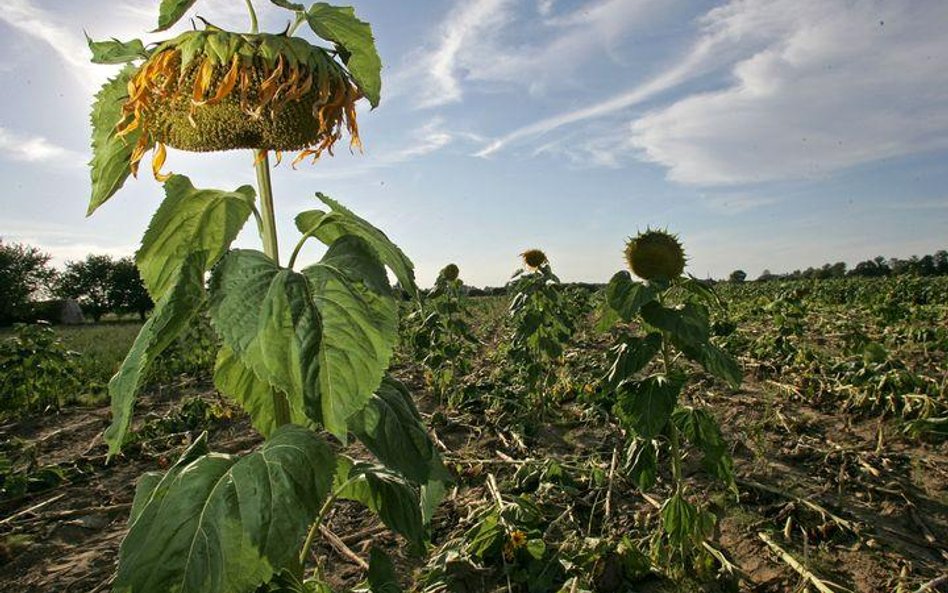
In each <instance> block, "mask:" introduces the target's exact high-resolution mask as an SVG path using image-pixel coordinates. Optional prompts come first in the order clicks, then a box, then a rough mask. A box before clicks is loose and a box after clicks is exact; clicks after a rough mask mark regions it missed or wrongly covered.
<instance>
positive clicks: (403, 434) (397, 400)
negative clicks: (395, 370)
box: [349, 377, 451, 484]
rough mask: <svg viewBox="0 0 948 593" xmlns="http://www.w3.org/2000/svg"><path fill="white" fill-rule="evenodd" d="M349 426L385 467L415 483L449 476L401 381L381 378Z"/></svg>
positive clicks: (424, 482) (445, 478) (439, 479)
mask: <svg viewBox="0 0 948 593" xmlns="http://www.w3.org/2000/svg"><path fill="white" fill-rule="evenodd" d="M349 428H350V430H352V432H353V433H355V435H356V436H357V437H359V440H360V441H362V443H363V444H364V445H365V446H366V448H368V450H369V451H371V452H372V453H373V454H374V455H375V456H376V457H378V459H379V461H381V462H382V463H383V464H384V465H385V466H386V467H388V468H390V469H393V470H395V471H397V472H399V473H400V474H402V475H403V476H405V477H406V478H408V479H409V480H411V481H412V482H415V483H416V484H427V483H428V482H429V481H433V480H438V481H441V480H445V481H447V480H450V479H451V477H450V475H449V474H448V472H447V470H446V469H445V468H444V465H443V464H442V462H441V456H440V455H439V454H438V450H437V448H435V445H434V443H433V442H432V441H431V437H429V436H428V431H427V430H426V429H425V425H424V423H423V422H422V419H421V415H420V414H419V413H418V410H417V409H416V408H415V402H414V401H413V400H412V397H411V394H410V393H409V392H408V390H407V389H406V388H405V386H404V385H402V384H401V383H399V382H398V381H396V380H395V379H392V378H390V377H387V378H385V380H383V381H382V384H381V385H380V386H379V388H378V391H376V392H375V395H373V396H372V397H371V399H369V402H368V404H367V405H366V406H365V408H363V409H362V410H360V411H359V412H358V413H356V414H355V415H354V416H353V417H352V418H351V419H350V420H349Z"/></svg>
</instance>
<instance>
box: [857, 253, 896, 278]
mask: <svg viewBox="0 0 948 593" xmlns="http://www.w3.org/2000/svg"><path fill="white" fill-rule="evenodd" d="M891 272H892V270H890V269H889V265H888V264H887V263H886V261H885V258H884V257H882V256H881V255H880V256H878V257H876V258H874V259H867V260H866V261H861V262H859V263H858V264H856V266H855V267H854V268H853V269H852V270H850V271H849V275H850V276H862V277H863V278H879V277H882V276H888V275H889V274H890V273H891Z"/></svg>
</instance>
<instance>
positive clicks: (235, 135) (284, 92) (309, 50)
mask: <svg viewBox="0 0 948 593" xmlns="http://www.w3.org/2000/svg"><path fill="white" fill-rule="evenodd" d="M361 97H362V94H361V92H360V91H359V89H358V87H357V86H356V85H355V83H354V82H353V81H352V79H351V76H350V74H349V73H348V72H346V70H345V69H344V68H343V67H342V66H341V65H340V64H339V63H337V62H336V61H335V60H333V58H332V56H330V55H329V53H328V52H327V51H326V50H324V49H322V48H320V47H316V46H313V45H311V44H309V43H308V42H307V41H306V40H304V39H300V38H297V37H287V36H284V35H272V34H266V33H253V34H241V33H231V32H226V31H217V30H206V31H189V32H187V33H183V34H182V35H179V36H178V37H176V38H174V39H171V40H169V41H166V42H165V43H162V44H161V45H159V46H158V47H157V48H156V49H155V50H154V52H152V54H151V56H150V57H149V59H148V60H147V61H146V62H145V63H144V64H142V65H141V66H140V67H139V68H138V70H137V71H136V73H135V74H134V76H133V77H132V80H131V81H130V82H129V85H128V99H127V100H126V101H125V103H124V105H123V107H122V112H123V117H122V120H121V121H120V122H118V124H117V133H118V135H119V136H125V135H128V134H130V133H131V132H133V131H135V130H141V131H142V135H141V136H140V139H139V141H138V143H137V145H136V147H135V151H134V153H133V155H132V159H131V168H132V171H133V172H137V170H138V165H139V163H140V161H141V159H142V157H143V156H144V154H145V152H147V150H148V148H149V146H151V145H152V144H154V145H155V146H156V147H157V148H156V149H155V155H154V160H153V168H154V171H155V175H156V176H157V177H158V178H159V179H161V178H162V177H163V176H162V175H161V174H160V169H161V167H162V165H163V164H164V159H165V154H166V150H165V145H167V146H171V147H172V148H178V149H181V150H186V151H191V152H210V151H223V150H233V149H241V148H244V149H255V150H268V151H269V150H272V151H275V152H277V153H278V155H279V154H280V153H281V152H283V151H297V150H298V151H301V152H300V154H299V156H298V157H297V159H296V161H295V162H294V164H295V163H296V162H299V161H300V160H302V159H304V158H307V157H310V156H311V157H313V158H314V159H315V158H319V156H320V155H321V154H322V153H323V152H324V151H328V152H329V153H330V154H332V148H333V145H334V144H335V143H336V142H337V141H338V140H340V139H341V138H342V134H343V129H344V128H345V129H346V130H347V131H348V132H349V135H350V137H351V145H352V146H353V147H356V148H360V149H361V146H362V144H361V141H360V139H359V128H358V124H357V121H356V111H355V102H356V101H357V100H359V99H360V98H361ZM278 158H279V156H278Z"/></svg>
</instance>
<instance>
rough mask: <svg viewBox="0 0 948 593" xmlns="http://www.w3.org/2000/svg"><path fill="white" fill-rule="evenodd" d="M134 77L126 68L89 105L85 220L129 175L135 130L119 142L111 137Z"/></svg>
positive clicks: (137, 131) (136, 133) (120, 116)
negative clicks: (89, 185)
mask: <svg viewBox="0 0 948 593" xmlns="http://www.w3.org/2000/svg"><path fill="white" fill-rule="evenodd" d="M134 73H135V68H133V67H132V66H126V67H125V68H124V69H123V70H122V71H121V72H119V74H118V76H116V77H115V78H113V79H112V80H110V81H109V82H107V83H105V85H103V87H102V89H101V90H100V91H99V93H98V94H97V95H96V96H95V103H93V105H92V117H91V119H92V160H91V161H90V162H89V167H90V168H91V174H92V197H91V198H90V199H89V209H88V211H87V212H86V215H87V216H88V215H91V214H92V213H93V212H95V210H96V208H98V207H99V206H101V205H102V204H104V203H105V202H106V201H107V200H108V199H109V198H111V197H112V196H114V195H115V192H117V191H118V190H120V189H122V186H123V185H124V184H125V180H126V179H128V176H129V175H131V174H132V170H131V169H130V168H129V166H130V163H131V159H132V151H133V150H134V149H135V145H136V144H137V143H138V140H139V138H141V131H140V130H135V131H132V132H131V133H129V134H127V135H125V136H124V137H122V138H119V137H117V136H116V135H115V127H116V126H117V125H118V123H119V121H120V120H121V119H122V104H123V103H124V102H125V99H127V98H128V81H129V80H130V79H131V77H132V75H133V74H134ZM149 148H150V146H149Z"/></svg>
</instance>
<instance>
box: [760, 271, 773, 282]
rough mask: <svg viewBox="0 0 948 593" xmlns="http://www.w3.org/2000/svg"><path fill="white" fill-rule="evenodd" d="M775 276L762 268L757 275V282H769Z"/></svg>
mask: <svg viewBox="0 0 948 593" xmlns="http://www.w3.org/2000/svg"><path fill="white" fill-rule="evenodd" d="M776 279H777V276H776V275H775V274H773V273H772V272H771V271H770V270H764V271H763V272H761V273H760V276H758V277H757V281H758V282H770V281H771V280H776Z"/></svg>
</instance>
